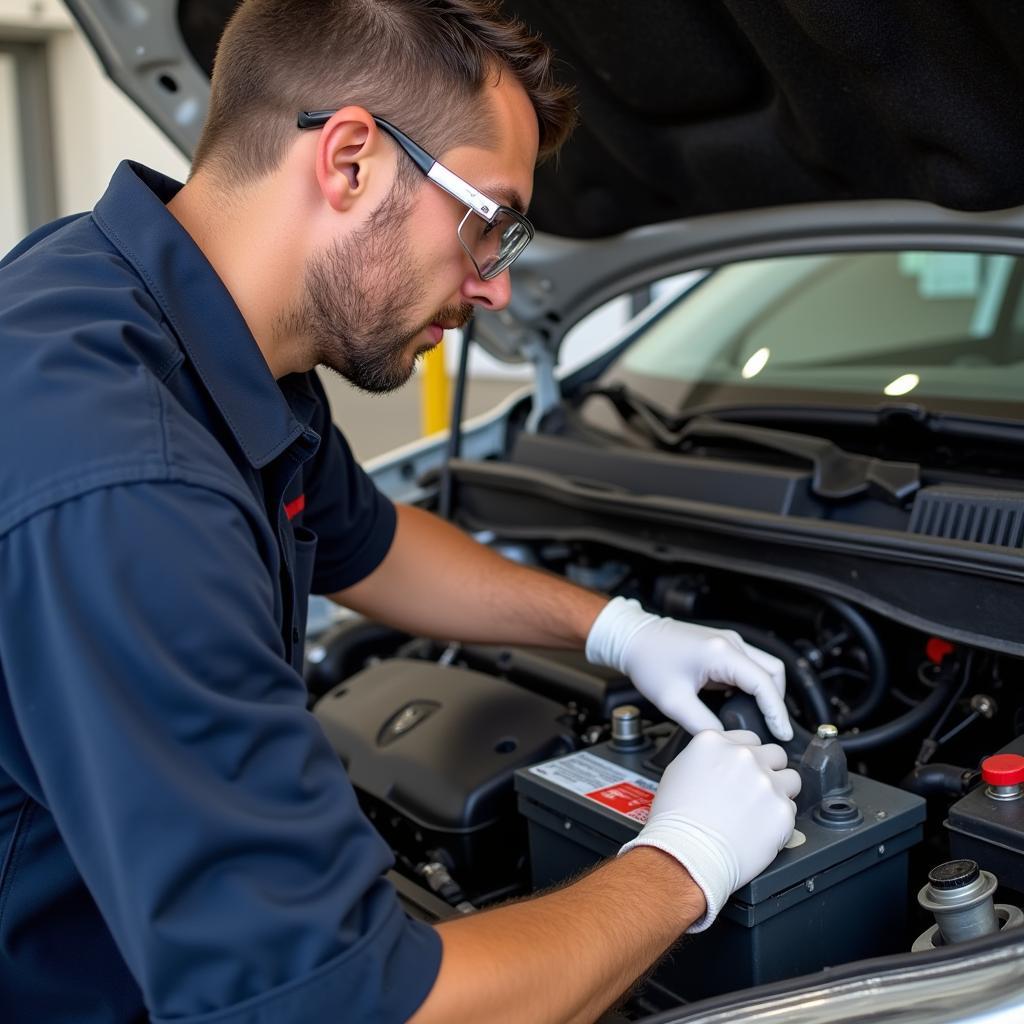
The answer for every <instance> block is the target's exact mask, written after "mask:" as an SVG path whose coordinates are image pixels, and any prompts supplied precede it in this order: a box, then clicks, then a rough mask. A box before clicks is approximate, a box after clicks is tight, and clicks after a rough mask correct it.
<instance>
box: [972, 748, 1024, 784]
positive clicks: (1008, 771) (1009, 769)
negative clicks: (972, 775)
mask: <svg viewBox="0 0 1024 1024" xmlns="http://www.w3.org/2000/svg"><path fill="white" fill-rule="evenodd" d="M981 777H982V778H983V779H984V780H985V781H986V782H987V783H988V784H989V785H990V786H1019V785H1020V784H1021V783H1024V757H1021V755H1020V754H993V755H992V756H991V757H986V758H985V760H984V761H982V762H981Z"/></svg>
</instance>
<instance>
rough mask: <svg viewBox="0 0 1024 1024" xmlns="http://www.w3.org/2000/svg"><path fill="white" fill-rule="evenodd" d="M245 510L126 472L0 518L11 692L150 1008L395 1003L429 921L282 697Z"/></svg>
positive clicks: (250, 1022)
mask: <svg viewBox="0 0 1024 1024" xmlns="http://www.w3.org/2000/svg"><path fill="white" fill-rule="evenodd" d="M250 514H254V513H251V512H250V511H247V510H246V509H245V507H244V505H243V503H242V502H241V501H238V502H236V501H234V500H232V499H231V498H230V497H228V496H226V495H225V494H221V493H219V492H217V491H215V490H210V489H207V488H204V487H194V486H189V485H187V484H182V483H173V482H166V483H152V484H132V485H128V486H122V487H112V488H106V489H103V490H99V491H96V492H93V493H90V494H87V495H85V496H82V497H79V498H76V499H74V500H71V501H67V502H65V503H64V504H62V505H59V506H57V507H55V508H52V509H49V510H47V511H45V512H41V513H38V514H37V515H36V516H35V517H33V518H32V519H30V520H29V521H27V522H26V523H23V524H22V525H21V526H19V527H18V528H16V529H15V530H14V531H12V532H11V533H10V534H8V535H7V536H6V537H5V538H3V539H0V578H2V579H3V580H4V589H5V592H6V593H8V594H17V595H18V599H17V606H16V612H15V614H6V613H5V615H4V616H3V617H2V618H0V655H2V672H3V675H4V677H5V681H6V684H7V690H8V694H9V699H10V701H11V704H12V709H13V712H14V715H15V718H16V720H17V722H18V725H19V730H20V732H21V736H22V740H23V742H24V744H25V747H26V749H27V752H28V755H29V758H30V762H31V765H32V769H33V770H34V772H35V773H36V776H37V782H38V789H39V790H40V791H41V793H42V795H43V800H44V802H45V804H46V806H47V807H48V808H49V810H50V811H51V813H52V814H53V815H54V818H55V820H56V822H57V826H58V828H59V829H60V832H61V835H62V837H63V839H64V841H65V843H66V844H67V846H68V849H69V852H70V854H71V857H72V859H73V861H74V862H75V864H76V866H77V868H78V870H79V871H80V873H81V875H82V877H83V879H84V881H85V883H86V885H87V886H88V888H89V890H90V892H91V894H92V896H93V898H94V899H95V901H96V904H97V906H98V907H99V910H100V912H101V914H102V915H103V917H104V920H105V921H106V923H107V925H108V927H109V928H110V931H111V933H112V935H113V937H114V940H115V942H116V943H117V945H118V948H119V949H120V951H121V954H122V956H123V957H124V959H125V961H126V963H127V964H128V967H129V969H130V970H131V972H132V974H133V976H134V977H135V979H136V980H137V982H138V984H139V986H140V988H141V989H142V992H143V995H144V998H145V1000H146V1005H147V1008H148V1010H149V1012H150V1014H151V1015H152V1017H153V1019H154V1021H157V1022H170V1021H174V1022H175V1024H192V1022H196V1024H198V1022H199V1021H200V1020H201V1021H202V1024H318V1022H331V1024H336V1022H338V1021H341V1020H345V1021H348V1022H353V1024H355V1022H364V1021H366V1022H369V1021H373V1022H375V1024H380V1022H390V1021H404V1020H406V1019H407V1018H408V1017H409V1016H410V1015H411V1014H412V1013H413V1012H414V1011H415V1009H416V1008H417V1006H418V1005H419V1004H420V1003H421V1002H422V1000H423V999H424V998H425V996H426V995H427V993H428V992H429V990H430V988H431V986H432V984H433V982H434V979H435V977H436V974H437V970H438V968H439V965H440V939H439V937H438V935H437V933H436V932H435V931H434V930H433V929H431V928H429V927H427V926H425V925H422V924H420V923H418V922H414V921H412V920H410V919H409V918H408V917H406V915H405V914H404V913H403V912H402V910H401V908H400V906H399V904H398V900H397V897H396V894H395V892H394V889H393V888H392V887H391V886H390V885H389V884H388V883H387V881H386V880H385V879H384V878H383V877H382V875H383V872H384V871H385V870H387V869H388V868H389V867H390V866H391V856H390V852H389V851H388V849H387V847H386V846H385V844H384V843H383V841H382V840H381V839H380V837H379V836H378V835H377V834H376V832H375V831H374V830H373V828H372V826H371V825H370V823H369V822H368V821H367V820H366V819H365V818H364V816H363V815H362V813H361V812H360V810H359V807H358V805H357V802H356V799H355V794H354V791H353V789H352V787H351V785H350V783H349V781H348V779H347V777H346V775H345V773H344V770H343V769H342V767H341V764H340V762H339V761H338V758H337V756H336V755H335V753H334V752H333V750H332V749H331V747H330V745H329V743H328V742H327V740H326V738H325V736H324V735H323V733H322V731H321V729H320V727H319V725H318V723H317V722H316V720H315V719H314V718H313V716H312V715H310V714H309V713H308V711H307V710H306V706H305V705H306V690H305V686H304V685H303V682H302V679H301V677H299V676H298V675H297V674H296V673H295V672H293V671H292V669H291V668H290V667H289V666H288V664H287V663H286V662H285V660H284V658H283V651H282V649H281V639H280V635H279V633H278V628H277V624H276V621H275V617H274V612H273V592H272V588H271V585H270V581H269V579H268V574H267V571H266V568H265V567H264V565H263V563H262V562H261V560H260V557H259V554H258V548H257V541H256V537H257V533H256V532H255V530H254V527H253V526H252V523H251V520H250V519H249V518H248V516H249V515H250Z"/></svg>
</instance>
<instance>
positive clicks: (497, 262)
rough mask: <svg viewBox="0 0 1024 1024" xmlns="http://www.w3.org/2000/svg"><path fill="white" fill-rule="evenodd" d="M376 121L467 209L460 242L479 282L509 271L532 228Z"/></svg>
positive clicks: (321, 117) (302, 124)
mask: <svg viewBox="0 0 1024 1024" xmlns="http://www.w3.org/2000/svg"><path fill="white" fill-rule="evenodd" d="M336 113H337V111H336V110H306V111H303V112H302V113H300V114H299V120H298V126H299V128H302V129H307V128H322V127H323V126H324V125H325V124H327V122H328V121H329V120H330V119H331V118H332V117H333V116H334V115H335V114H336ZM371 116H372V115H371ZM373 120H374V123H375V124H376V125H377V127H378V128H380V129H381V131H384V132H387V134H388V135H390V136H391V138H393V139H394V140H395V142H397V143H398V145H399V146H400V147H401V148H402V150H403V151H404V152H405V153H406V154H407V155H408V156H409V158H410V159H411V160H412V162H413V163H414V164H415V165H416V166H417V167H418V168H419V169H420V170H421V171H422V172H423V173H424V174H425V175H426V176H427V177H428V178H429V179H430V180H431V181H432V182H433V183H434V184H435V185H437V187H438V188H441V189H444V191H445V192H447V193H448V194H449V195H450V196H454V197H455V198H456V199H457V200H458V201H459V202H460V203H462V204H463V205H464V206H466V207H468V209H467V211H466V215H465V217H463V218H462V221H461V222H460V224H459V228H458V234H459V242H460V243H461V245H462V248H463V249H464V250H465V251H466V255H467V256H469V258H470V259H471V260H472V261H473V265H474V266H475V267H476V272H477V273H478V274H479V275H480V279H481V280H482V281H490V280H491V278H494V277H497V276H498V275H499V274H501V273H503V272H504V271H506V270H508V268H509V267H510V266H511V265H512V264H513V263H514V262H515V260H516V259H517V258H518V257H519V255H520V254H521V253H522V251H523V250H524V249H525V248H526V247H527V246H528V245H529V244H530V242H531V241H532V240H533V225H532V224H531V223H530V222H529V221H528V220H527V219H526V218H525V217H524V216H523V215H522V214H521V213H519V211H518V210H513V209H512V208H511V207H510V206H502V205H501V204H500V203H497V202H495V201H494V200H493V199H489V198H488V197H487V196H485V195H484V194H483V193H481V192H478V191H477V190H476V189H475V188H473V186H472V185H470V184H469V182H467V181H463V180H462V178H460V177H459V176H458V175H457V174H455V173H454V172H452V171H450V170H449V169H448V168H447V167H445V166H444V164H441V163H438V161H437V160H435V159H434V158H433V157H432V156H431V155H430V154H429V153H428V152H427V151H426V150H425V149H423V148H422V147H420V146H418V145H417V144H416V143H415V142H413V141H412V139H410V138H409V136H408V135H406V134H405V132H403V131H400V130H399V129H398V128H396V127H395V126H394V125H393V124H390V123H389V122H387V121H385V120H384V119H383V118H381V117H374V118H373Z"/></svg>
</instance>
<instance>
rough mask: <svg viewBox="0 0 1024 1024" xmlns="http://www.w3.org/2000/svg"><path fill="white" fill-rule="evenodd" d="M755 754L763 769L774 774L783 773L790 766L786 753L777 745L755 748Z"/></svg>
mask: <svg viewBox="0 0 1024 1024" xmlns="http://www.w3.org/2000/svg"><path fill="white" fill-rule="evenodd" d="M726 735H728V733H726ZM753 753H754V759H755V760H756V761H757V763H758V764H759V765H760V766H761V767H762V768H765V769H769V770H771V771H773V772H778V771H781V770H782V769H783V768H785V767H786V765H787V764H789V758H788V757H787V756H786V752H785V751H784V750H783V749H782V747H780V746H779V745H778V744H777V743H765V744H764V746H759V747H755V748H754V751H753Z"/></svg>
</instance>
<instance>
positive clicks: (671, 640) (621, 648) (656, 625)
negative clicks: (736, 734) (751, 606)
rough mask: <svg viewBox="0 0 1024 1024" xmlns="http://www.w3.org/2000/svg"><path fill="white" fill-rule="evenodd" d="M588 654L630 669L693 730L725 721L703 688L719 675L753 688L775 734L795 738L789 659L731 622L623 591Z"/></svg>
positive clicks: (603, 617)
mask: <svg viewBox="0 0 1024 1024" xmlns="http://www.w3.org/2000/svg"><path fill="white" fill-rule="evenodd" d="M587 659H588V660H589V661H590V662H591V663H593V664H596V665H606V666H608V667H609V668H614V669H617V670H618V671H619V672H622V673H624V674H625V675H627V676H629V678H630V679H631V680H632V681H633V685H634V686H635V687H636V688H637V689H638V690H639V691H640V693H641V694H642V695H643V696H644V697H646V698H647V700H649V701H650V702H651V703H652V704H653V705H654V706H655V707H656V708H658V710H659V711H661V712H662V713H663V714H664V715H666V716H667V717H668V718H671V719H672V720H673V721H675V722H678V723H679V724H680V725H681V726H682V727H683V728H684V729H686V731H687V732H689V733H698V732H700V731H701V730H702V729H717V730H721V729H722V723H721V722H720V721H719V720H718V718H717V717H716V716H715V715H714V713H713V712H712V711H711V710H710V709H709V708H708V707H707V706H706V705H705V704H704V703H703V702H702V701H701V700H700V698H699V697H698V696H697V694H698V693H699V692H700V690H701V688H702V687H703V686H704V685H705V684H706V683H709V682H712V681H715V682H720V683H726V684H727V685H729V686H735V687H737V688H738V689H740V690H743V691H744V692H746V693H749V694H750V695H751V696H752V697H753V698H754V699H755V700H756V701H757V706H758V707H759V708H760V709H761V713H762V714H763V715H764V718H765V722H766V723H767V724H768V728H769V729H770V730H771V732H772V734H773V735H774V736H775V737H776V738H778V739H780V740H782V741H783V742H785V741H787V740H790V739H792V738H793V727H792V726H791V725H790V722H789V714H788V712H787V711H786V704H785V701H784V700H783V696H784V694H785V692H786V671H785V667H784V666H783V664H782V662H781V661H779V659H778V658H776V657H774V656H773V655H771V654H767V653H765V652H764V651H761V650H758V648H756V647H752V646H751V645H750V644H748V643H746V642H745V641H744V640H743V638H742V637H741V636H740V635H739V634H738V633H735V632H733V631H732V630H725V629H711V628H710V627H708V626H698V625H695V624H694V623H691V622H678V621H676V620H675V619H667V618H661V617H660V616H658V615H652V614H650V613H649V612H645V611H644V610H643V609H642V608H641V607H640V604H639V602H638V601H633V600H626V599H625V598H622V597H616V598H614V599H613V600H611V601H609V602H608V604H607V605H605V607H604V609H603V610H602V612H601V614H600V615H598V617H597V619H596V620H595V622H594V624H593V626H592V627H591V629H590V633H589V635H588V636H587Z"/></svg>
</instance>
